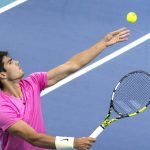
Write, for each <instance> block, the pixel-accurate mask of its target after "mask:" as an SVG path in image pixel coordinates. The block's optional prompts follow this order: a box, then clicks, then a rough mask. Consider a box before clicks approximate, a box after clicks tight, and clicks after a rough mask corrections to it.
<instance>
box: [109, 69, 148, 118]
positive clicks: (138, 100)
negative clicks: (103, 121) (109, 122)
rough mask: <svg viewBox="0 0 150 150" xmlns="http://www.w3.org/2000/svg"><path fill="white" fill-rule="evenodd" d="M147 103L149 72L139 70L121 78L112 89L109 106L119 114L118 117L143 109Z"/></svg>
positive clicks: (136, 112)
mask: <svg viewBox="0 0 150 150" xmlns="http://www.w3.org/2000/svg"><path fill="white" fill-rule="evenodd" d="M149 104H150V74H149V73H147V72H145V71H142V70H139V71H133V72H130V73H128V74H127V75H125V76H124V77H122V78H121V80H120V81H119V82H118V84H117V85H116V87H115V89H114V90H113V93H112V99H111V104H110V108H112V109H113V110H114V111H115V112H116V113H117V114H118V115H119V117H118V119H119V118H123V117H129V116H134V115H136V114H138V113H140V112H142V111H144V110H145V109H146V108H147V107H148V105H149ZM111 111H112V110H111V109H110V110H109V114H110V113H111ZM109 116H110V115H109Z"/></svg>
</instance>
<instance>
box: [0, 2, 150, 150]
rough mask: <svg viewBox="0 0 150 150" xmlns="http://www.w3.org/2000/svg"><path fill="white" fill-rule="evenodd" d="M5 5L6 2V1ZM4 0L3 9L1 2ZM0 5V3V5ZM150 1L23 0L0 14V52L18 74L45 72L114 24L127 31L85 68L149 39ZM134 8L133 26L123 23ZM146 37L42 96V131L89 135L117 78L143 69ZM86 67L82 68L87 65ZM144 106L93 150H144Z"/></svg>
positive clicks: (149, 117) (149, 65) (148, 62)
mask: <svg viewBox="0 0 150 150" xmlns="http://www.w3.org/2000/svg"><path fill="white" fill-rule="evenodd" d="M7 2H8V3H10V2H12V1H11V0H10V1H7ZM4 3H5V4H4ZM4 5H6V1H4V0H0V7H3V6H4ZM149 6H150V1H149V0H146V1H142V2H141V1H139V0H135V1H130V0H126V1H122V0H121V1H118V0H101V1H100V0H75V1H71V0H44V1H42V0H28V1H27V2H24V3H22V4H21V5H18V6H16V7H14V8H12V9H10V10H8V11H5V12H3V13H1V14H0V37H1V38H0V49H1V50H4V49H6V50H8V51H9V53H10V55H11V56H12V57H13V58H15V59H18V60H19V61H20V64H21V66H22V67H23V69H24V71H25V77H26V76H28V75H29V74H30V73H32V72H38V71H48V70H50V69H52V68H54V67H56V66H57V65H60V64H62V63H64V62H65V61H67V60H68V59H69V58H70V57H71V56H73V55H74V54H76V53H78V52H81V51H83V50H85V49H87V48H89V47H90V46H92V45H93V44H95V43H96V42H98V41H99V40H101V39H102V38H103V37H104V36H105V35H106V34H107V33H108V32H111V31H114V30H116V29H118V28H121V27H127V28H129V29H130V30H131V36H130V38H129V40H128V41H126V42H123V43H119V44H117V45H113V46H111V47H109V48H107V49H106V50H105V51H104V52H103V53H102V54H101V55H99V56H98V57H97V58H96V59H95V60H93V61H92V62H91V63H90V64H93V63H94V62H97V61H99V60H101V59H102V58H104V57H106V56H108V55H109V54H111V53H113V52H115V51H117V50H119V49H121V48H122V47H124V46H126V45H129V44H130V43H132V42H134V41H135V40H137V39H139V38H141V37H143V36H145V35H147V34H150V16H149V12H150V7H149ZM130 11H135V12H136V13H137V14H138V21H137V22H136V23H135V24H131V23H128V22H126V19H125V17H126V14H127V13H128V12H130ZM149 56H150V40H149V39H148V38H147V40H145V41H143V42H142V43H141V44H139V45H137V46H134V47H133V48H132V49H130V50H128V51H126V52H125V53H123V54H121V55H119V56H117V57H115V58H114V59H110V60H109V61H107V62H105V63H103V64H101V65H100V66H97V67H96V68H95V69H91V70H90V71H89V72H87V73H84V74H83V75H81V76H79V77H77V78H75V79H73V80H71V81H69V82H67V83H65V84H63V85H62V86H61V87H58V88H56V89H54V90H52V91H51V92H48V93H46V94H45V95H43V96H42V109H43V110H42V111H43V116H44V120H45V127H46V131H47V134H50V135H60V136H75V137H82V136H89V135H90V134H91V133H92V132H93V130H94V129H95V128H96V127H97V126H98V125H99V124H100V123H101V122H102V121H103V119H104V117H105V115H106V113H107V111H108V106H109V101H110V98H111V93H112V90H113V88H114V86H115V85H116V83H117V82H118V81H119V79H120V78H121V77H122V76H123V75H124V74H127V73H129V72H131V71H134V70H145V71H147V72H150V59H149ZM90 64H89V65H90ZM149 139H150V109H148V110H146V111H145V112H143V113H142V114H140V115H138V116H135V117H133V118H128V119H124V120H121V121H118V122H117V123H114V124H112V125H111V126H109V127H108V128H107V129H106V130H105V131H104V132H103V133H102V134H101V136H100V137H98V139H97V142H96V143H95V144H94V146H93V147H92V150H110V149H113V150H133V149H136V150H141V149H143V150H148V149H149V148H150V143H149Z"/></svg>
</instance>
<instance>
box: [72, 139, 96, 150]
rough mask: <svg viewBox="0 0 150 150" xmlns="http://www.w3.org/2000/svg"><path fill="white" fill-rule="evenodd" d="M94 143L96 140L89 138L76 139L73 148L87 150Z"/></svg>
mask: <svg viewBox="0 0 150 150" xmlns="http://www.w3.org/2000/svg"><path fill="white" fill-rule="evenodd" d="M95 141H96V139H95V138H91V137H82V138H76V139H75V140H74V148H75V149H77V150H89V149H90V148H91V146H92V145H93V143H94V142H95Z"/></svg>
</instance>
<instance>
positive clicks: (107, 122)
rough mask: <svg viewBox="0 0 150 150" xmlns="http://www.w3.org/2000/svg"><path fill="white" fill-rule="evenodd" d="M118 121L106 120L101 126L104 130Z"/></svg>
mask: <svg viewBox="0 0 150 150" xmlns="http://www.w3.org/2000/svg"><path fill="white" fill-rule="evenodd" d="M117 120H118V119H117V118H113V119H111V120H108V119H105V120H104V121H103V123H102V124H101V127H102V128H103V129H105V128H106V127H107V126H108V125H110V124H111V123H113V122H115V121H117Z"/></svg>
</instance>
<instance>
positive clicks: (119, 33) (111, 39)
mask: <svg viewBox="0 0 150 150" xmlns="http://www.w3.org/2000/svg"><path fill="white" fill-rule="evenodd" d="M129 35H130V30H128V29H126V28H125V27H124V28H121V29H118V30H116V31H114V32H110V33H108V34H107V35H106V36H105V37H104V39H103V41H104V43H105V45H106V46H110V45H113V44H115V43H118V42H123V41H126V40H127V39H128V36H129Z"/></svg>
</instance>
